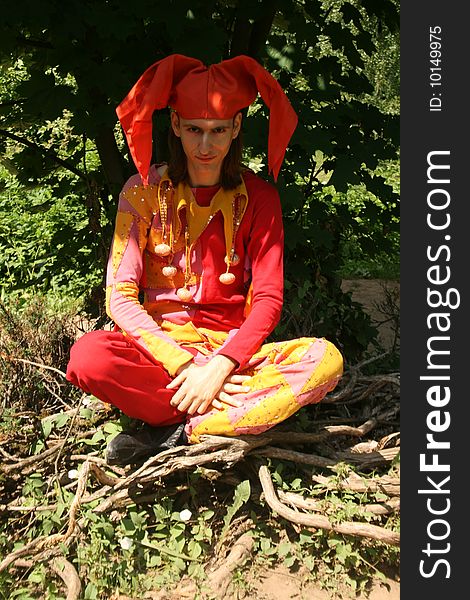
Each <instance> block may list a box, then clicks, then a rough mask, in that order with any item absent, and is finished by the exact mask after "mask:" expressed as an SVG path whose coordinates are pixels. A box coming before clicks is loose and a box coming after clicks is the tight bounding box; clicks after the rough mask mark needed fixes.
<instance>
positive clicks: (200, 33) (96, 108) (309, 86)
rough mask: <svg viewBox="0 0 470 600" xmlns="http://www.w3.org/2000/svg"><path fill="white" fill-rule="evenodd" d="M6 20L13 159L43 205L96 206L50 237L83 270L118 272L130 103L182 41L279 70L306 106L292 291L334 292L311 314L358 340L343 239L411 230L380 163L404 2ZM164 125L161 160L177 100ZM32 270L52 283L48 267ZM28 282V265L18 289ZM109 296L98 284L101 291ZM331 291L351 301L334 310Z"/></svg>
mask: <svg viewBox="0 0 470 600" xmlns="http://www.w3.org/2000/svg"><path fill="white" fill-rule="evenodd" d="M2 16H3V19H2V22H1V24H0V31H1V34H2V35H1V42H0V61H1V65H2V73H1V78H0V146H1V151H2V155H3V158H2V163H3V166H4V168H6V170H7V171H8V172H9V173H10V176H14V179H15V185H17V186H20V188H21V189H24V190H26V189H27V190H30V191H31V190H32V189H33V188H35V189H36V192H37V190H38V189H40V190H43V191H44V193H42V194H39V195H38V196H37V197H35V196H34V194H33V195H32V196H30V197H31V198H36V199H34V201H32V202H30V206H29V209H32V210H33V212H35V213H36V214H37V213H38V212H41V211H43V213H45V212H47V211H49V210H50V209H51V207H52V206H53V205H55V204H56V203H57V202H59V201H62V202H63V201H64V199H67V198H69V199H70V205H71V206H72V205H73V207H74V210H75V211H80V210H81V211H84V212H81V213H80V214H79V215H78V217H77V219H76V220H75V221H74V220H73V219H69V220H67V219H63V220H62V221H61V223H60V226H58V227H57V228H56V230H55V231H54V233H53V234H52V235H51V236H50V238H51V239H50V240H49V243H50V244H51V246H52V247H55V248H56V249H57V252H58V254H59V255H60V256H62V259H61V260H59V261H58V262H57V261H56V262H55V263H54V264H55V265H56V266H57V268H62V269H63V268H64V264H65V263H66V262H67V261H68V262H69V264H70V265H72V267H71V268H73V269H74V270H76V271H78V272H81V273H82V274H83V276H84V277H85V275H86V274H87V273H88V272H89V270H90V266H89V263H90V261H91V262H92V263H93V264H94V267H95V268H98V269H102V268H103V265H104V260H105V257H106V253H107V248H108V244H109V240H110V237H111V231H112V223H113V217H114V213H115V210H116V200H117V195H118V193H119V191H120V189H121V187H122V185H123V183H124V182H125V180H126V179H127V178H128V177H129V176H130V175H131V174H133V173H134V172H135V168H134V166H133V164H132V161H131V160H130V159H129V155H128V151H127V146H126V144H125V141H124V139H123V135H122V132H121V129H120V126H119V123H118V121H117V117H116V112H115V107H116V106H117V105H118V104H119V102H120V101H121V100H122V98H123V97H124V96H125V95H126V94H127V92H128V91H129V89H130V87H131V86H132V85H133V83H134V82H135V81H136V80H137V78H138V77H139V76H140V75H141V73H142V72H143V71H144V70H145V69H146V68H147V67H148V66H149V65H150V64H152V63H153V62H155V61H156V60H159V59H160V58H163V57H165V56H167V55H168V54H171V53H175V52H177V53H181V54H186V55H189V56H193V57H195V58H199V59H200V60H202V61H204V62H205V63H206V64H210V63H216V62H219V61H221V60H223V59H226V58H230V57H233V56H236V55H238V54H247V55H250V56H252V57H254V58H256V59H257V60H259V61H260V62H261V63H262V64H263V66H265V67H266V68H267V69H268V70H269V71H270V72H272V73H273V75H274V76H275V77H276V78H277V79H278V80H279V82H280V84H281V86H282V87H283V89H284V90H285V91H286V93H287V95H288V97H289V99H290V101H291V103H292V105H293V107H294V109H295V110H296V112H297V114H298V116H299V126H298V127H297V130H296V131H295V133H294V136H293V138H292V141H291V144H290V147H289V148H288V150H287V153H286V159H285V163H284V166H283V169H282V170H281V176H280V178H279V181H278V187H279V191H280V194H281V198H282V202H283V210H284V216H285V228H286V261H287V269H286V272H287V273H288V276H287V281H286V284H287V285H286V289H287V297H288V299H289V303H292V302H293V303H294V304H295V302H297V308H301V307H302V303H303V302H305V301H308V303H309V305H310V306H312V302H313V305H315V306H317V305H319V303H321V304H322V305H323V308H322V309H321V311H320V312H318V311H317V312H315V314H314V315H313V316H312V318H313V319H314V321H315V323H316V326H317V330H318V331H317V332H318V334H320V335H327V334H329V335H330V336H332V337H333V339H336V338H338V337H339V338H341V339H342V343H343V345H344V344H346V345H347V344H350V343H352V338H353V337H356V338H357V332H358V331H359V329H360V328H361V327H362V326H364V321H363V320H362V319H361V318H360V317H359V316H358V315H357V314H356V316H355V317H354V318H355V319H356V320H358V321H357V323H356V325H353V324H352V322H351V321H350V323H349V325H346V320H347V318H348V319H351V314H352V313H351V311H349V312H348V315H349V317H347V318H346V316H345V315H346V313H344V311H343V312H341V310H340V309H339V308H338V306H340V305H341V304H343V305H344V303H345V302H346V303H347V301H346V300H345V299H344V298H342V297H341V299H340V301H339V300H338V299H339V298H340V296H339V294H340V292H339V284H338V277H337V271H338V267H339V265H338V260H339V259H338V249H339V247H340V245H341V243H342V241H343V240H344V238H345V236H351V235H353V236H355V240H356V241H357V242H358V243H359V244H361V245H362V246H363V247H364V248H365V249H366V250H367V251H369V252H374V251H377V249H387V240H388V237H387V234H388V233H389V232H390V231H391V230H397V229H398V225H397V223H398V196H397V193H396V190H393V188H392V187H391V186H390V185H387V184H386V182H385V179H384V177H383V176H382V175H380V174H379V173H378V171H377V167H378V166H379V165H380V164H381V162H382V161H386V160H389V159H396V157H397V150H398V135H399V130H398V115H397V114H396V112H397V111H396V108H395V110H393V108H394V105H393V102H389V103H387V102H386V101H384V96H385V100H387V98H386V97H387V96H388V99H391V98H392V99H393V96H394V95H397V89H396V86H397V85H398V83H397V74H396V72H395V73H393V69H394V68H395V70H396V69H397V61H396V57H397V54H396V53H395V54H393V52H389V53H388V58H390V56H392V60H391V61H390V60H389V62H388V63H387V64H386V63H385V62H384V61H383V60H382V61H380V59H379V63H378V62H377V60H378V59H377V56H378V54H377V48H379V47H383V44H384V39H389V38H386V36H390V35H393V34H394V32H395V33H396V31H397V29H398V22H399V21H398V5H397V3H396V2H394V1H391V0H353V1H351V2H348V1H343V0H324V1H320V0H274V1H273V0H231V1H225V2H222V1H216V0H160V1H159V2H157V3H156V2H151V1H150V0H135V1H134V2H132V3H123V2H120V1H119V0H80V1H79V0H70V1H69V2H67V3H66V5H64V3H63V2H59V0H43V1H41V2H40V3H32V2H26V3H25V2H23V3H19V2H12V1H11V0H9V1H8V2H7V3H6V4H5V5H4V7H3V11H2ZM394 59H395V60H394ZM384 71H386V75H385V76H384ZM384 82H385V83H384ZM393 86H395V88H393ZM154 122H155V126H154V135H155V137H156V139H157V140H158V143H157V144H156V148H157V153H156V156H155V160H156V161H160V160H164V159H165V158H166V144H165V140H166V133H167V128H168V119H167V115H166V111H158V112H157V113H155V117H154ZM267 123H268V119H267V109H266V107H265V105H264V104H263V103H262V102H261V101H259V102H256V103H255V104H254V105H253V106H252V107H250V109H249V110H248V115H247V118H246V119H245V121H244V132H243V133H244V142H245V146H246V160H247V162H249V163H250V165H251V166H252V167H253V168H254V169H255V170H257V171H259V173H260V174H261V175H262V176H264V177H266V178H268V177H267V170H266V163H267V161H266V160H265V152H266V149H267V143H266V140H267ZM351 186H357V187H358V189H362V190H363V193H361V200H360V202H356V203H355V202H353V203H351V197H349V196H348V195H347V193H348V190H350V189H351ZM46 192H47V193H46ZM0 208H1V207H0ZM24 210H26V211H27V210H28V202H27V201H26V202H25V206H24ZM2 236H4V234H3V233H1V231H0V245H4V246H6V245H7V242H5V241H4V237H2ZM80 252H81V254H80ZM93 257H94V258H93ZM87 264H88V266H87ZM5 268H6V267H4V266H3V267H2V265H1V264H0V270H2V274H3V273H4V269H5ZM54 268H56V267H54ZM26 279H27V278H26ZM46 279H47V278H46ZM85 279H86V277H85ZM48 281H49V282H50V278H49V280H48ZM31 282H32V283H34V284H35V285H40V278H39V277H38V276H37V273H36V276H35V277H32V278H31ZM31 282H30V283H31ZM26 284H27V281H25V278H24V277H23V278H22V282H21V283H20V284H19V285H20V286H21V285H23V286H24V285H26ZM16 285H18V282H17V283H16ZM87 285H88V284H87ZM289 290H295V291H294V292H292V293H293V296H292V293H291V292H289ZM82 291H83V290H82ZM101 293H102V286H100V285H97V286H95V293H94V294H92V297H93V298H94V301H95V302H98V303H99V300H100V294H101ZM328 297H330V298H331V297H333V298H334V299H335V304H336V306H335V308H331V309H330V310H327V309H326V308H325V303H324V300H325V298H328ZM320 301H321V302H320ZM349 308H351V304H350V303H349ZM334 322H336V325H333V323H334ZM282 326H284V331H283V332H284V333H289V332H288V331H287V330H286V328H287V329H288V326H287V322H284V325H282V324H281V328H282ZM335 327H336V328H338V330H337V331H332V328H335ZM364 335H365V337H364V340H363V344H362V345H363V346H364V344H366V342H367V339H366V338H367V335H366V334H364ZM348 336H349V337H350V338H351V340H350V341H349V342H348V341H346V339H347V338H348ZM356 341H357V340H356Z"/></svg>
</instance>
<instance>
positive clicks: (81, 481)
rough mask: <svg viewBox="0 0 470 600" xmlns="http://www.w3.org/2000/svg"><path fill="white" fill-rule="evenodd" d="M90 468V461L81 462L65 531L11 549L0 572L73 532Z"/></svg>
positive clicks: (0, 564) (0, 567)
mask: <svg viewBox="0 0 470 600" xmlns="http://www.w3.org/2000/svg"><path fill="white" fill-rule="evenodd" d="M89 470H90V463H89V462H88V461H86V462H84V463H83V466H82V469H81V471H80V475H79V478H78V485H77V491H76V493H75V497H74V499H73V501H72V504H71V506H70V512H69V522H68V526H67V531H66V532H65V533H55V534H52V535H49V536H44V535H43V536H40V537H38V538H36V539H35V540H32V541H31V542H29V543H28V544H26V545H25V546H23V547H22V548H18V549H17V550H15V551H13V552H12V553H11V554H9V555H8V556H6V557H5V558H4V559H3V561H2V562H1V563H0V572H1V571H4V570H5V569H7V568H8V567H9V566H10V565H11V564H12V563H13V562H15V561H16V559H17V558H21V557H23V556H26V555H27V554H31V552H32V551H35V553H37V552H39V551H41V550H43V549H44V548H50V547H51V546H54V545H58V544H60V543H62V542H65V541H67V540H68V538H70V537H71V536H72V534H73V532H74V529H75V525H76V514H77V511H78V509H79V507H80V503H81V499H82V496H83V492H84V491H85V488H86V483H87V480H88V473H89Z"/></svg>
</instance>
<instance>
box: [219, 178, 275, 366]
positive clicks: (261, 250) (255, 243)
mask: <svg viewBox="0 0 470 600" xmlns="http://www.w3.org/2000/svg"><path fill="white" fill-rule="evenodd" d="M251 200H253V202H254V203H255V206H254V212H253V220H252V224H251V231H250V239H249V242H248V247H247V253H248V256H249V257H250V259H251V262H252V288H253V295H252V307H251V312H250V313H249V315H248V317H247V318H246V320H245V321H244V323H243V324H242V326H241V327H240V329H239V330H238V332H237V333H236V334H235V335H234V336H233V337H231V338H229V340H228V341H227V343H226V344H225V345H224V346H223V347H222V348H221V349H220V350H219V352H218V353H219V354H223V355H225V356H228V357H230V358H232V359H233V360H236V361H237V362H238V363H239V365H240V366H239V368H240V369H242V368H243V367H244V366H246V364H247V362H248V361H249V360H250V358H251V357H252V356H253V354H255V352H256V351H257V350H258V349H259V348H260V346H261V345H262V344H263V342H264V341H265V340H266V338H267V337H268V336H269V334H270V333H271V332H272V331H273V329H274V328H275V326H276V325H277V323H278V322H279V318H280V316H281V311H282V303H283V290H284V269H283V252H284V229H283V223H282V211H281V203H280V199H279V194H278V192H277V190H276V189H275V188H274V187H272V186H268V185H267V184H266V183H265V182H263V186H262V188H261V189H260V190H254V191H253V192H251V193H250V201H251Z"/></svg>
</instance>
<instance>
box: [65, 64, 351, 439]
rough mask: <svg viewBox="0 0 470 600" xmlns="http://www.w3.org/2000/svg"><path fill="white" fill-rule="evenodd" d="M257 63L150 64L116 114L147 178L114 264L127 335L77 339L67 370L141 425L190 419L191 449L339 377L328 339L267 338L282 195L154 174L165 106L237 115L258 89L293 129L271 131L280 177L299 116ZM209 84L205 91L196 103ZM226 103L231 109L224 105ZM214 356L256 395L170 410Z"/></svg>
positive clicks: (275, 296)
mask: <svg viewBox="0 0 470 600" xmlns="http://www.w3.org/2000/svg"><path fill="white" fill-rule="evenodd" d="M165 61H166V62H165ZM253 63H256V61H253V59H249V58H248V57H237V58H236V59H231V60H229V61H223V62H222V63H220V64H219V65H212V66H211V67H209V69H207V68H206V67H204V66H203V65H202V63H200V61H195V59H190V58H188V57H181V56H180V55H172V57H168V59H164V60H163V61H159V62H158V63H155V64H154V65H152V67H150V68H149V69H148V70H147V71H146V72H145V73H144V75H143V76H142V77H141V79H140V80H139V81H138V82H137V84H136V86H134V88H133V89H132V90H131V92H130V93H129V95H128V96H127V97H126V99H125V100H124V101H123V103H122V104H121V105H120V107H119V108H118V115H119V117H120V120H121V123H122V124H123V128H124V131H125V133H126V136H127V140H128V145H129V148H130V150H131V154H132V155H133V158H134V162H135V164H136V166H137V169H138V171H139V174H138V175H135V176H133V177H131V178H130V180H129V181H128V182H127V183H126V185H125V186H124V188H123V190H122V192H121V195H120V200H119V206H118V213H117V218H116V225H115V232H114V238H113V244H112V248H111V252H110V256H109V262H108V269H107V300H106V305H107V312H108V315H109V316H110V318H111V319H112V320H113V321H114V323H115V325H116V326H115V330H114V331H96V332H91V333H89V334H86V335H84V336H83V337H82V338H80V339H79V340H78V342H77V343H76V344H75V346H74V347H73V348H72V351H71V359H70V363H69V367H68V371H67V376H68V378H69V380H70V381H72V382H73V383H74V384H75V385H78V386H79V387H81V388H82V389H83V390H85V391H87V392H89V393H92V394H93V395H95V396H97V397H98V398H100V399H101V400H104V401H106V402H109V403H111V404H113V405H115V406H117V407H118V408H119V409H120V410H122V411H123V412H124V413H125V414H127V415H129V416H130V417H134V418H136V419H139V420H141V421H144V422H146V423H149V424H150V425H155V426H160V425H170V424H173V423H178V422H181V421H184V420H185V421H186V427H185V429H186V434H187V437H188V440H189V441H190V442H192V443H195V442H198V441H199V440H200V436H201V435H203V434H213V435H227V436H234V435H240V434H247V433H248V434H257V433H261V432H263V431H265V430H267V429H269V428H270V427H272V426H274V425H276V424H277V423H280V422H281V421H283V420H285V419H286V418H288V417H289V416H290V415H292V414H294V413H295V412H296V411H297V410H298V409H299V408H300V407H302V406H304V405H306V404H311V403H316V402H319V401H320V400H321V399H322V398H323V397H324V396H325V394H327V393H328V392H329V391H331V390H332V389H333V388H334V387H335V386H336V384H337V382H338V380H339V378H340V376H341V373H342V365H343V361H342V357H341V354H340V353H339V351H338V350H337V349H336V348H335V346H334V345H333V344H331V343H330V342H329V341H327V340H325V339H323V338H301V339H295V340H290V341H285V342H274V343H264V342H265V341H266V338H267V337H268V336H269V335H270V333H271V332H272V331H273V329H274V327H275V326H276V324H277V323H278V321H279V318H280V314H281V309H282V299H283V226H282V213H281V205H280V199H279V195H278V193H277V191H276V189H275V187H273V186H272V185H270V184H268V183H267V182H265V181H264V180H262V179H260V178H259V177H257V176H256V175H254V174H253V173H252V172H251V171H249V170H244V171H242V178H241V183H240V185H238V187H237V188H235V189H230V190H225V189H223V188H222V187H220V186H218V185H217V186H210V187H203V188H191V187H190V186H189V184H187V183H180V184H178V185H177V186H174V185H173V183H172V181H171V180H170V178H169V177H168V174H167V167H166V165H164V164H162V165H153V166H151V167H150V151H149V139H148V132H149V119H150V117H151V114H152V112H153V110H155V108H159V107H162V106H166V105H168V104H169V105H170V106H172V107H173V108H174V109H175V110H177V111H178V112H179V114H180V115H181V116H183V117H184V118H196V117H197V118H218V119H224V118H227V115H228V114H230V118H231V117H233V115H234V114H235V112H236V111H237V110H239V109H240V108H241V107H243V106H246V105H248V104H250V103H251V102H252V101H253V100H254V97H256V94H257V91H260V93H261V95H262V97H263V99H264V100H265V101H266V102H267V103H268V105H269V106H270V109H271V118H272V116H273V111H277V112H276V114H277V117H278V118H281V119H282V120H283V124H282V126H281V127H279V128H278V129H277V130H275V133H274V134H272V130H271V126H270V144H269V151H270V154H269V162H270V168H271V170H272V171H273V172H274V175H275V177H277V173H278V171H279V168H280V164H281V163H282V160H283V156H284V152H285V147H286V145H287V142H288V139H289V138H290V136H291V134H292V131H293V127H295V124H296V118H295V113H294V116H293V115H292V113H293V111H292V108H291V107H290V104H289V103H288V101H287V98H286V97H285V95H284V93H283V92H282V90H281V88H280V87H279V85H278V84H277V82H276V80H275V79H274V78H272V77H271V76H270V75H269V74H268V73H267V72H266V71H264V69H262V67H261V66H260V65H258V63H256V66H255V65H253ZM217 68H218V69H219V70H217ZM253 73H256V77H258V80H257V81H255V82H253ZM228 75H230V76H231V79H230V77H228ZM255 79H256V78H255ZM168 80H171V85H170V84H168ZM189 84H190V85H189ZM198 86H199V87H200V88H201V90H204V91H201V92H200V94H199V95H198V94H196V95H194V89H198ZM227 86H228V87H230V86H235V87H234V89H235V90H236V91H237V94H238V96H235V97H234V92H233V90H232V93H229V92H230V90H228V89H227ZM162 89H164V90H166V92H162ZM188 89H189V92H188ZM207 90H212V92H214V93H212V92H211V93H208V92H207ZM190 92H191V93H190ZM215 92H218V93H217V94H215ZM222 92H223V93H222ZM211 94H212V95H211ZM280 94H282V96H281V95H280ZM198 97H202V98H203V103H204V106H198V105H197V101H195V98H198ZM214 98H216V100H217V102H216V100H214ZM220 98H229V100H227V102H226V103H225V105H221V104H220ZM286 103H287V104H286ZM215 354H222V355H224V356H227V357H229V358H231V359H232V360H233V361H234V362H235V363H236V364H237V368H236V370H235V371H234V372H235V373H240V374H243V375H248V376H249V377H250V379H249V380H247V381H246V382H244V384H243V385H244V386H247V387H248V388H249V390H250V391H249V392H245V393H240V394H236V395H235V397H236V398H237V399H238V400H241V401H242V406H241V407H232V406H225V407H224V408H223V409H216V408H213V409H212V410H209V411H207V412H206V413H204V414H202V415H193V416H190V415H185V414H183V413H182V412H180V411H179V410H178V409H177V408H174V407H172V406H171V405H170V399H171V397H172V396H173V394H174V390H169V389H166V387H165V386H166V385H167V384H168V383H169V382H170V381H171V380H172V379H173V378H174V377H175V375H176V373H177V371H178V369H179V368H180V367H181V366H183V365H185V364H186V363H188V362H189V361H192V362H194V364H196V365H204V364H206V363H207V361H209V360H210V359H211V357H212V356H214V355H215Z"/></svg>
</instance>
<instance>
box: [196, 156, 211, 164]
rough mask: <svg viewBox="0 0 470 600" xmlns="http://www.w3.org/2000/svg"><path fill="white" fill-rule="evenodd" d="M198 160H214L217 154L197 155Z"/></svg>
mask: <svg viewBox="0 0 470 600" xmlns="http://www.w3.org/2000/svg"><path fill="white" fill-rule="evenodd" d="M196 158H197V160H200V161H201V162H207V163H208V162H211V160H214V158H215V156H196Z"/></svg>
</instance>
